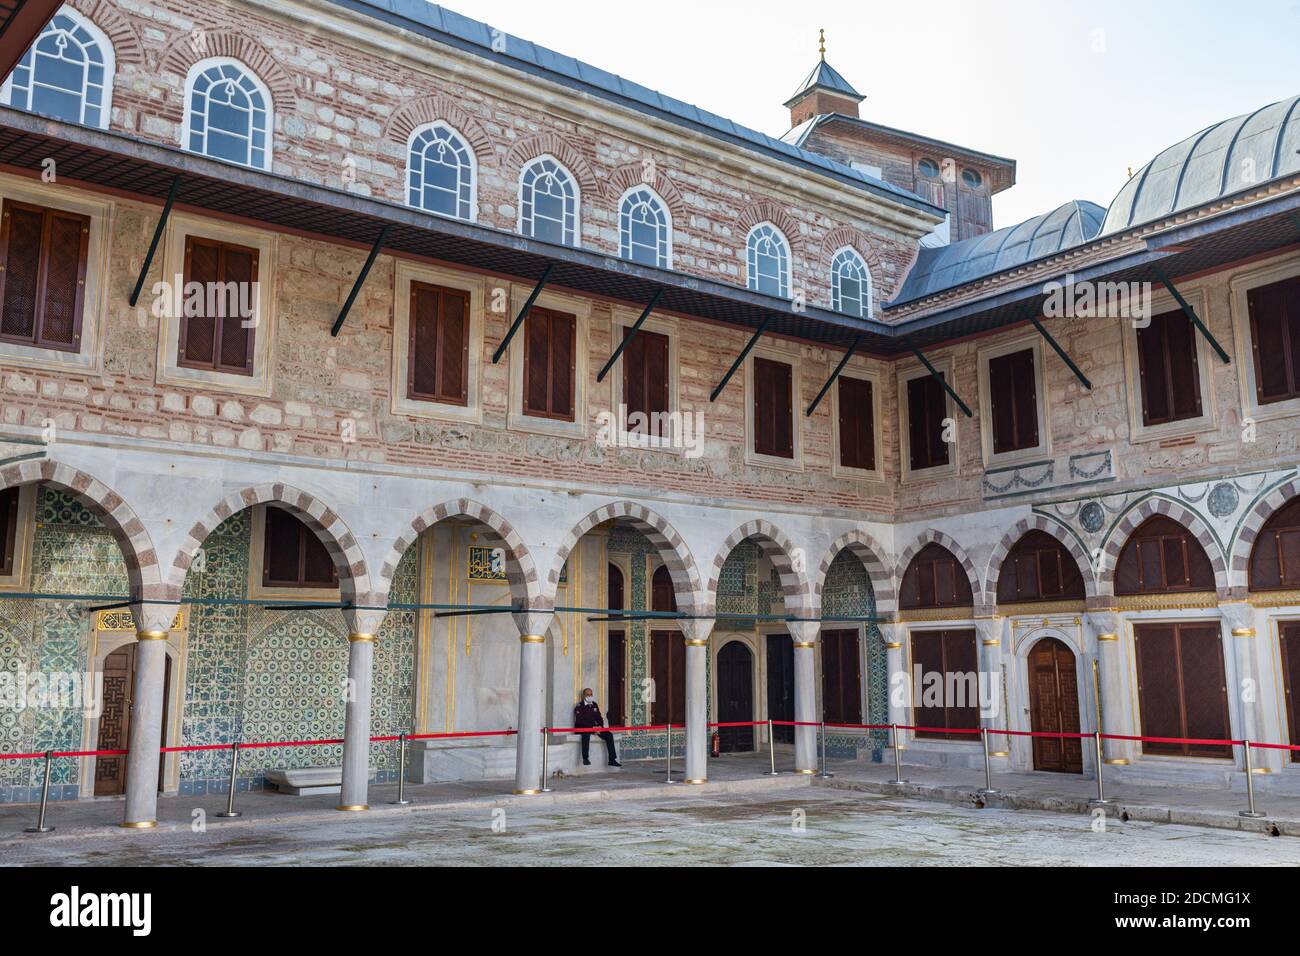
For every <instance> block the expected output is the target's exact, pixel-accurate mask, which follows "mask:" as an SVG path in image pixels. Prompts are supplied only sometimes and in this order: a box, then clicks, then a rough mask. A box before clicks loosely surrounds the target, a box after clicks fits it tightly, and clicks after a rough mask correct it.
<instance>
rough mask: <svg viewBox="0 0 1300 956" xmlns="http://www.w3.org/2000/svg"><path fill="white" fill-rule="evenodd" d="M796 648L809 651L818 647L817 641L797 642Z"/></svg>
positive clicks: (795, 643)
mask: <svg viewBox="0 0 1300 956" xmlns="http://www.w3.org/2000/svg"><path fill="white" fill-rule="evenodd" d="M794 646H795V647H796V648H797V649H803V650H807V649H808V648H810V647H816V646H817V642H816V641H795V642H794Z"/></svg>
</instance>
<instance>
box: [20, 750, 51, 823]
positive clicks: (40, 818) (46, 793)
mask: <svg viewBox="0 0 1300 956" xmlns="http://www.w3.org/2000/svg"><path fill="white" fill-rule="evenodd" d="M53 760H54V751H53V750H47V751H45V783H44V784H42V785H41V812H40V813H38V814H37V815H36V826H34V827H27V828H25V829H24V830H23V832H24V833H49V832H50V831H51V830H53V829H54V827H47V826H46V825H45V808H46V806H47V805H48V804H49V802H50V764H51V762H53Z"/></svg>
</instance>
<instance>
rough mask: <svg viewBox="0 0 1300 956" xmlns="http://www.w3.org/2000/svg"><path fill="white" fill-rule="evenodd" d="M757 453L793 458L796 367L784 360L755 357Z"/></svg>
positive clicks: (755, 431) (755, 450)
mask: <svg viewBox="0 0 1300 956" xmlns="http://www.w3.org/2000/svg"><path fill="white" fill-rule="evenodd" d="M753 368H754V452H755V453H756V454H759V455H770V456H772V457H774V458H793V457H794V404H793V403H794V392H793V389H794V370H793V368H792V367H791V366H790V365H788V364H786V363H785V362H775V361H772V360H771V359H765V358H757V357H756V358H755V359H754V366H753Z"/></svg>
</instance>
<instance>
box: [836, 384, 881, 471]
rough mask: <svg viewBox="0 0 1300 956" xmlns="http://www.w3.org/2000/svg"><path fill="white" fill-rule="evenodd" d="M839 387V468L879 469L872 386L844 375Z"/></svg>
mask: <svg viewBox="0 0 1300 956" xmlns="http://www.w3.org/2000/svg"><path fill="white" fill-rule="evenodd" d="M837 384H838V387H839V427H840V465H841V466H842V467H844V468H862V469H864V470H866V471H875V469H876V434H875V429H876V422H875V403H874V395H873V394H872V387H871V382H869V381H867V380H866V379H860V378H849V377H848V376H846V375H841V376H840V377H839V381H838V383H837Z"/></svg>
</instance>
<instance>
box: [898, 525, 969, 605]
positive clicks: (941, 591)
mask: <svg viewBox="0 0 1300 956" xmlns="http://www.w3.org/2000/svg"><path fill="white" fill-rule="evenodd" d="M974 603H975V599H974V595H973V594H972V592H971V586H970V578H969V577H967V575H966V569H965V568H963V567H962V564H961V562H960V561H958V560H957V558H956V557H955V556H954V555H953V553H952V552H951V551H949V550H948V549H947V548H945V547H944V546H943V545H941V544H938V543H936V542H931V543H930V544H927V545H926V546H925V547H924V548H922V549H921V550H920V551H919V552H917V555H916V557H914V558H912V561H911V563H910V564H908V566H907V570H906V571H905V572H903V584H902V586H901V587H900V588H899V591H898V606H899V607H900V608H902V609H903V610H915V609H918V608H935V607H970V606H972V605H973V604H974Z"/></svg>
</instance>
